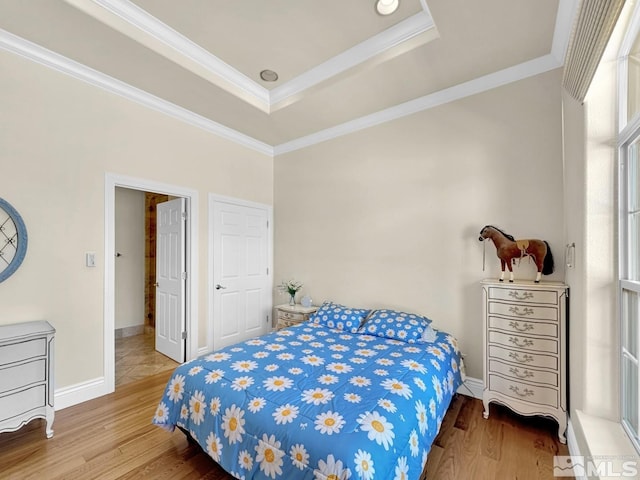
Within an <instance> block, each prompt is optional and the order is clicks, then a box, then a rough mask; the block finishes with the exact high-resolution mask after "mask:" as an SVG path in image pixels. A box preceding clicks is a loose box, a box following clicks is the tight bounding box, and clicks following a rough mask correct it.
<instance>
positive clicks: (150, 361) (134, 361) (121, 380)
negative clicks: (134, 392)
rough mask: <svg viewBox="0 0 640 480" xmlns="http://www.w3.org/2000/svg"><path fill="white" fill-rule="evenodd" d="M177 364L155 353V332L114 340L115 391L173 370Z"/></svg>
mask: <svg viewBox="0 0 640 480" xmlns="http://www.w3.org/2000/svg"><path fill="white" fill-rule="evenodd" d="M178 365H179V364H178V362H175V361H173V360H171V359H170V358H169V357H165V356H164V355H163V354H161V353H160V352H157V351H156V336H155V331H154V330H151V331H148V332H145V333H142V334H140V335H133V336H131V337H121V338H116V389H117V388H120V385H124V384H125V383H130V382H135V381H138V380H142V379H143V378H145V377H148V376H149V375H154V374H156V373H160V372H164V371H166V370H173V369H175V368H176V367H177V366H178Z"/></svg>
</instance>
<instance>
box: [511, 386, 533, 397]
mask: <svg viewBox="0 0 640 480" xmlns="http://www.w3.org/2000/svg"><path fill="white" fill-rule="evenodd" d="M509 390H511V391H512V392H513V393H515V394H516V395H518V396H519V397H522V398H526V397H530V396H531V395H533V390H529V389H528V388H525V389H524V391H523V392H521V391H520V389H519V388H518V387H516V386H515V385H511V386H510V387H509Z"/></svg>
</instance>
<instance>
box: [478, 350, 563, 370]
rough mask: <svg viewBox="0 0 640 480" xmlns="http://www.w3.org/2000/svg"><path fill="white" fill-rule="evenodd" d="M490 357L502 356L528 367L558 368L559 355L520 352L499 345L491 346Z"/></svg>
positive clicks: (503, 358) (504, 358)
mask: <svg viewBox="0 0 640 480" xmlns="http://www.w3.org/2000/svg"><path fill="white" fill-rule="evenodd" d="M489 358H490V359H491V358H500V359H502V360H506V361H508V362H512V363H514V364H518V365H521V366H526V367H539V368H551V369H554V370H557V369H558V357H556V356H553V355H542V354H538V353H531V352H519V351H516V350H509V349H507V348H503V347H501V346H497V345H490V346H489Z"/></svg>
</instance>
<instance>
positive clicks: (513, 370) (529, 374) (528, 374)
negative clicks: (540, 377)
mask: <svg viewBox="0 0 640 480" xmlns="http://www.w3.org/2000/svg"><path fill="white" fill-rule="evenodd" d="M509 371H510V372H511V373H513V374H514V375H515V376H516V377H518V378H531V377H533V376H535V373H533V372H531V371H529V370H523V372H522V373H520V369H519V368H515V367H511V368H510V369H509Z"/></svg>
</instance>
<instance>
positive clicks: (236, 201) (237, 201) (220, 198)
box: [207, 193, 274, 351]
mask: <svg viewBox="0 0 640 480" xmlns="http://www.w3.org/2000/svg"><path fill="white" fill-rule="evenodd" d="M215 202H224V203H231V204H233V205H238V206H241V207H250V208H259V209H261V210H266V211H267V219H268V221H269V228H268V230H267V241H268V242H269V245H268V246H267V256H268V258H267V265H268V268H269V274H268V275H267V276H268V278H269V283H268V287H269V289H270V290H271V295H270V296H269V299H270V302H269V303H270V304H269V305H268V306H269V310H270V312H271V315H269V318H270V320H271V325H269V331H272V330H273V231H274V228H273V206H272V205H267V204H266V203H258V202H252V201H249V200H244V199H241V198H235V197H227V196H225V195H218V194H215V193H209V199H208V202H207V206H208V209H209V214H208V223H209V234H208V240H207V244H208V245H207V252H208V257H209V261H208V265H207V267H208V274H207V277H208V279H207V284H208V290H207V303H208V306H207V310H208V312H207V351H211V350H213V336H214V334H215V332H214V331H213V326H214V322H213V313H214V308H213V307H214V305H213V285H214V283H213V281H214V278H213V267H214V261H215V259H214V257H213V250H214V249H213V238H214V233H215V232H214V228H213V226H214V221H213V205H214V203H215Z"/></svg>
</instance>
